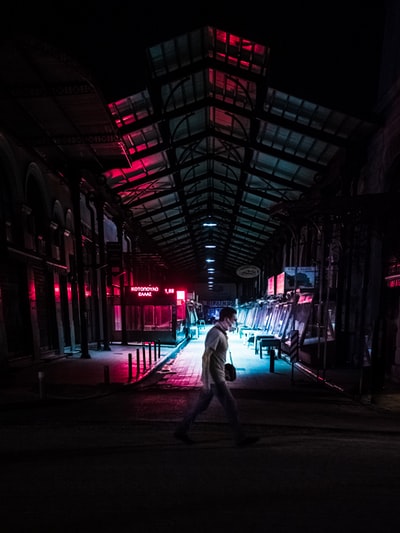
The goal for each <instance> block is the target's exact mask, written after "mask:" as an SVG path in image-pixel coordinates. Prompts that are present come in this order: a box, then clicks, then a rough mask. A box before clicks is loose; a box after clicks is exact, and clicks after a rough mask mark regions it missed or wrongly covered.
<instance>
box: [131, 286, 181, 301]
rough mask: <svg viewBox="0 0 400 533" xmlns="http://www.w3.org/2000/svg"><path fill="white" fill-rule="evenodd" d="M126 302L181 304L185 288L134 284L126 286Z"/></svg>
mask: <svg viewBox="0 0 400 533" xmlns="http://www.w3.org/2000/svg"><path fill="white" fill-rule="evenodd" d="M126 290H127V292H126V295H127V298H128V303H129V302H131V303H133V302H138V301H139V300H142V301H146V302H149V303H150V302H151V304H153V305H164V304H165V305H172V304H174V303H177V304H178V305H182V304H183V303H184V302H185V298H186V290H182V289H180V290H177V289H175V288H174V287H160V286H159V285H152V284H151V283H149V284H148V285H145V284H143V285H134V286H133V287H127V289H126Z"/></svg>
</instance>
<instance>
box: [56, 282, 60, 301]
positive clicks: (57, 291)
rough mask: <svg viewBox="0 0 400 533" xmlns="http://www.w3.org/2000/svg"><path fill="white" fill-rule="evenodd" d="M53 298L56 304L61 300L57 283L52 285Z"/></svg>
mask: <svg viewBox="0 0 400 533" xmlns="http://www.w3.org/2000/svg"><path fill="white" fill-rule="evenodd" d="M54 298H55V300H56V302H60V300H61V297H60V285H59V284H58V283H55V284H54Z"/></svg>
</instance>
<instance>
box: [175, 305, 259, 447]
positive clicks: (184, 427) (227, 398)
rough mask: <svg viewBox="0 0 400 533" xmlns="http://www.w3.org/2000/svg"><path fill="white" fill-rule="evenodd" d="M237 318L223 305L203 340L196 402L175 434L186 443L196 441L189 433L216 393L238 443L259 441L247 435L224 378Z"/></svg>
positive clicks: (234, 313) (241, 444) (245, 443)
mask: <svg viewBox="0 0 400 533" xmlns="http://www.w3.org/2000/svg"><path fill="white" fill-rule="evenodd" d="M236 319H237V312H236V309H234V308H233V307H224V308H222V309H221V311H220V314H219V320H218V321H216V323H215V324H214V326H213V327H212V328H211V329H210V330H209V331H208V333H207V335H206V338H205V341H204V352H203V356H202V373H201V381H202V383H203V386H202V388H201V390H200V393H199V395H198V398H197V400H196V403H195V404H194V405H193V406H192V407H191V408H189V409H188V411H187V413H186V414H185V415H184V417H183V419H182V421H181V422H180V423H179V424H178V426H177V428H176V430H175V432H174V436H175V438H177V439H179V440H181V441H182V442H184V443H186V444H193V443H194V441H193V440H192V439H191V438H190V437H189V435H188V432H189V429H190V427H191V425H192V424H193V422H194V421H195V420H196V418H197V417H198V415H199V414H200V413H202V412H203V411H205V410H206V409H207V408H208V406H209V405H210V403H211V400H212V399H213V397H214V396H216V397H217V398H218V400H219V402H220V404H221V405H222V407H223V408H224V411H225V414H226V417H227V419H228V422H229V424H230V426H231V428H232V432H233V438H234V441H235V444H236V445H237V446H249V445H251V444H254V443H255V442H257V441H258V440H259V437H251V436H246V435H245V434H244V431H243V429H242V426H241V423H240V422H239V415H238V409H237V405H236V400H235V398H234V397H233V395H232V393H231V391H230V389H229V387H228V385H227V382H226V380H225V363H226V354H227V351H228V335H227V332H228V331H232V329H234V326H235V323H236Z"/></svg>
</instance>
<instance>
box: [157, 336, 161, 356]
mask: <svg viewBox="0 0 400 533" xmlns="http://www.w3.org/2000/svg"><path fill="white" fill-rule="evenodd" d="M157 354H158V358H159V359H160V357H161V341H160V340H158V341H157Z"/></svg>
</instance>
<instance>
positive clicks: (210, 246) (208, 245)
mask: <svg viewBox="0 0 400 533" xmlns="http://www.w3.org/2000/svg"><path fill="white" fill-rule="evenodd" d="M204 248H210V249H211V248H216V245H215V244H206V245H205V246H204Z"/></svg>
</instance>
